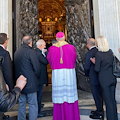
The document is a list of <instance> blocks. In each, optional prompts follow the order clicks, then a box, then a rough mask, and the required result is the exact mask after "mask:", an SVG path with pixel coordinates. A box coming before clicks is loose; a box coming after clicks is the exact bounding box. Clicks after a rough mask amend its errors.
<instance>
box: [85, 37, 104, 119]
mask: <svg viewBox="0 0 120 120" xmlns="http://www.w3.org/2000/svg"><path fill="white" fill-rule="evenodd" d="M87 48H88V49H89V51H88V52H87V53H86V55H85V65H84V71H85V75H86V76H87V77H89V80H90V85H91V91H92V95H93V98H94V101H95V105H96V108H97V110H96V111H91V115H90V116H89V117H90V118H92V119H101V118H103V116H104V111H103V100H102V92H101V88H100V84H99V80H98V73H97V72H96V71H95V65H94V64H93V63H92V62H91V60H90V58H93V57H95V54H96V52H97V51H98V49H97V48H96V46H95V39H93V38H90V39H88V40H87Z"/></svg>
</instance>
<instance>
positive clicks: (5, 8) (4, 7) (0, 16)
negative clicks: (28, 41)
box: [0, 0, 13, 57]
mask: <svg viewBox="0 0 120 120" xmlns="http://www.w3.org/2000/svg"><path fill="white" fill-rule="evenodd" d="M0 33H6V34H7V35H8V38H9V42H8V51H9V52H10V55H11V57H12V47H13V46H12V43H13V41H12V0H0Z"/></svg>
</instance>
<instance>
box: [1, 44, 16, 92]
mask: <svg viewBox="0 0 120 120" xmlns="http://www.w3.org/2000/svg"><path fill="white" fill-rule="evenodd" d="M0 56H1V57H3V64H2V65H1V66H2V72H3V76H4V79H5V82H6V84H7V85H8V86H9V89H10V90H12V89H13V87H14V85H13V71H12V62H11V58H10V54H9V52H8V51H6V50H5V49H3V47H1V46H0Z"/></svg>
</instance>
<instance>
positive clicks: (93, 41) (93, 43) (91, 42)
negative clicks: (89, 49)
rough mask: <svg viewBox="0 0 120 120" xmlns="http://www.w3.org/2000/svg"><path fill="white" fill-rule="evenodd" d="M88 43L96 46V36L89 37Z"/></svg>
mask: <svg viewBox="0 0 120 120" xmlns="http://www.w3.org/2000/svg"><path fill="white" fill-rule="evenodd" d="M87 44H90V45H91V46H95V44H96V41H95V39H94V38H89V39H88V40H87Z"/></svg>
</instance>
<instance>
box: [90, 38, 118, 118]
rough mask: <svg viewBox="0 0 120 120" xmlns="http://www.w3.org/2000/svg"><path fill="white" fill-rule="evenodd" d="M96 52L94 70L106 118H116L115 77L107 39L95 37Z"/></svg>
mask: <svg viewBox="0 0 120 120" xmlns="http://www.w3.org/2000/svg"><path fill="white" fill-rule="evenodd" d="M96 41H97V46H98V52H97V53H96V55H95V59H94V58H91V61H92V62H93V63H95V70H96V71H97V72H98V75H99V82H100V86H101V89H102V95H103V99H104V102H105V106H106V115H107V120H118V115H117V106H116V100H115V90H116V83H117V80H116V77H115V76H114V75H113V72H112V70H113V52H112V50H110V49H109V46H108V42H107V39H106V38H105V37H103V36H99V37H98V38H97V39H96Z"/></svg>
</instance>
